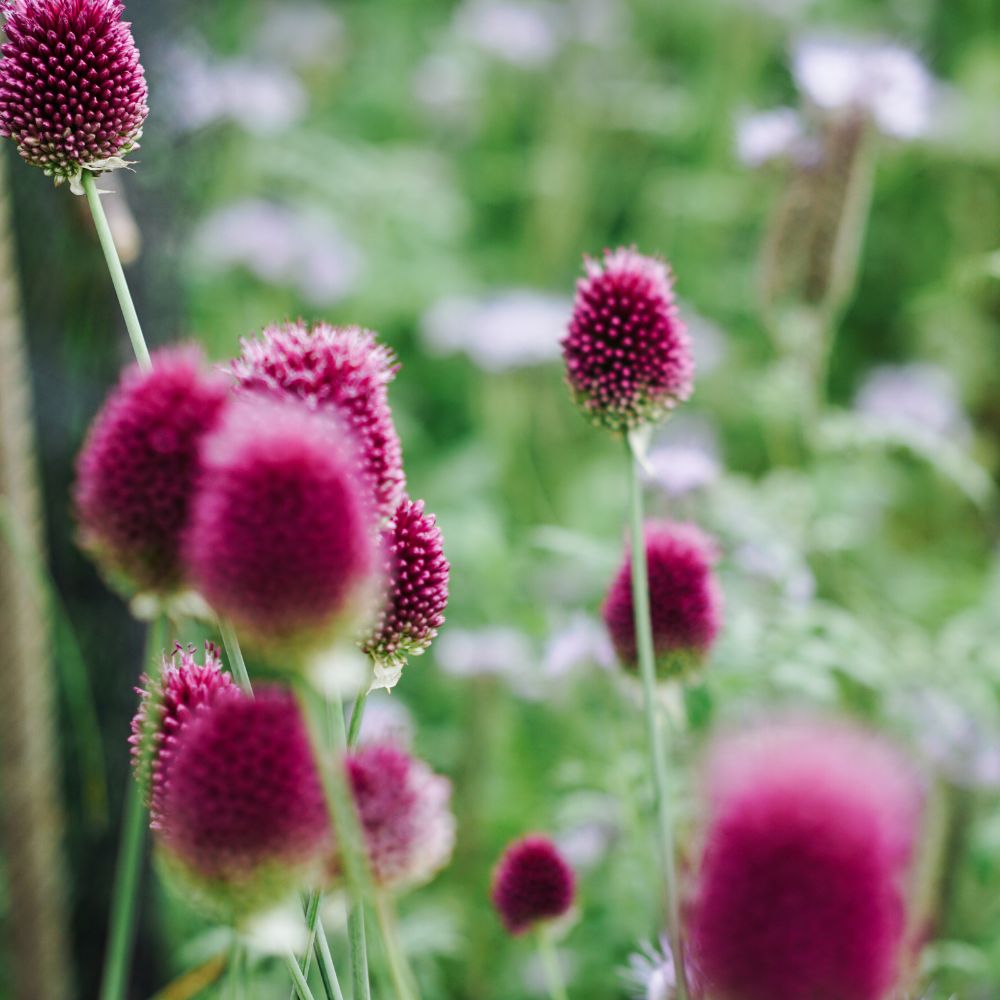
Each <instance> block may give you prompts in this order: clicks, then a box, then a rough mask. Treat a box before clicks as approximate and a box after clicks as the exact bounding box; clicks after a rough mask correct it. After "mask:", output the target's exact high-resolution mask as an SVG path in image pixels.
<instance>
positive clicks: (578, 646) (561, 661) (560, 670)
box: [542, 614, 616, 680]
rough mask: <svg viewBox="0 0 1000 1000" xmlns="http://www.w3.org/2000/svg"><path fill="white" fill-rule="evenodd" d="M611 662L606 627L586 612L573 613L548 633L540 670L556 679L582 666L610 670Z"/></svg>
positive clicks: (612, 662) (613, 656)
mask: <svg viewBox="0 0 1000 1000" xmlns="http://www.w3.org/2000/svg"><path fill="white" fill-rule="evenodd" d="M615 662H616V661H615V652H614V649H613V647H612V645H611V640H610V638H609V637H608V633H607V629H605V628H604V626H603V625H602V624H601V623H600V622H598V621H596V620H595V619H593V618H590V617H589V616H588V615H584V614H577V615H574V616H573V618H571V619H570V621H569V622H568V623H567V624H566V625H565V626H564V627H563V628H561V629H559V630H558V631H557V632H554V633H553V634H552V635H551V636H550V637H549V641H548V643H547V644H546V647H545V652H544V654H543V655H542V673H544V674H545V676H546V677H549V678H551V679H553V680H556V679H561V678H564V677H566V676H567V675H568V674H571V673H573V672H574V671H576V670H579V669H581V668H582V667H590V666H598V667H602V668H603V669H605V670H612V669H613V668H614V666H615Z"/></svg>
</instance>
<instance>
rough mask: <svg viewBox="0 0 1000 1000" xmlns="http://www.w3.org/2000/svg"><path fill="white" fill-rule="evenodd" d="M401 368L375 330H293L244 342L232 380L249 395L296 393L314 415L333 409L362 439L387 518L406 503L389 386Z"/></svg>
mask: <svg viewBox="0 0 1000 1000" xmlns="http://www.w3.org/2000/svg"><path fill="white" fill-rule="evenodd" d="M397 369H398V365H397V364H396V359H395V357H394V356H393V354H392V352H391V351H390V350H389V349H388V348H387V347H385V346H384V345H382V344H380V343H379V342H378V341H377V340H376V339H375V334H373V333H372V332H371V331H370V330H363V329H361V328H359V327H355V326H350V327H335V326H330V325H329V324H328V323H318V324H316V325H315V326H313V327H312V328H310V327H308V326H306V324H304V323H301V322H299V323H286V324H284V325H282V326H271V327H268V328H267V329H265V330H264V332H263V333H262V334H261V336H260V338H259V339H257V340H250V339H247V340H244V341H243V344H242V353H241V355H240V357H239V358H238V359H237V360H236V361H235V362H233V365H232V369H231V370H232V373H233V374H234V375H235V376H236V378H237V380H238V382H239V385H240V386H241V387H242V388H245V389H251V390H264V391H269V392H275V393H290V394H292V395H294V396H296V397H298V398H300V399H302V400H304V401H305V402H306V403H307V404H309V405H310V406H312V407H313V408H315V409H320V410H322V409H327V408H333V409H334V410H335V411H336V413H337V414H338V415H339V417H340V419H341V420H342V421H343V423H344V424H345V425H346V426H347V427H349V428H350V429H351V430H352V431H353V432H354V436H355V438H356V440H357V446H358V463H359V468H360V471H361V474H362V477H363V479H364V481H365V482H366V483H367V484H368V486H369V488H370V489H371V490H372V492H373V495H374V497H375V506H376V509H377V510H378V512H379V514H380V515H381V516H382V517H384V518H388V517H391V516H392V513H393V511H394V510H395V509H396V506H397V505H398V504H399V503H400V501H401V500H402V499H403V497H404V493H405V490H406V477H405V476H404V474H403V456H402V448H401V446H400V443H399V435H398V434H397V433H396V427H395V425H394V424H393V421H392V411H391V410H390V409H389V398H388V391H387V387H388V385H389V383H390V382H391V381H392V380H393V379H394V378H395V376H396V371H397Z"/></svg>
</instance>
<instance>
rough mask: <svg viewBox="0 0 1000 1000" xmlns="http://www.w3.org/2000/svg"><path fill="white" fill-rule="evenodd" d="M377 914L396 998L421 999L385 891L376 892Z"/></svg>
mask: <svg viewBox="0 0 1000 1000" xmlns="http://www.w3.org/2000/svg"><path fill="white" fill-rule="evenodd" d="M375 916H376V918H377V920H378V927H379V931H381V933H382V945H383V947H384V948H385V955H386V959H387V961H388V964H389V975H390V977H391V979H392V986H393V989H394V990H395V992H396V1000H419V997H420V991H419V990H418V988H417V981H416V979H414V977H413V971H412V970H411V969H410V965H409V963H408V962H407V960H406V954H405V952H404V951H403V948H402V946H401V945H400V943H399V933H398V931H397V928H396V914H395V912H394V911H393V906H392V901H391V900H390V899H389V897H388V896H387V895H386V894H385V893H384V892H376V893H375Z"/></svg>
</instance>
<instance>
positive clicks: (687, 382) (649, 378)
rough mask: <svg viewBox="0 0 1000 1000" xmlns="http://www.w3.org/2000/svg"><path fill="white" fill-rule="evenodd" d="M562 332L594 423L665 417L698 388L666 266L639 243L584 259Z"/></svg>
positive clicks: (622, 425) (580, 401)
mask: <svg viewBox="0 0 1000 1000" xmlns="http://www.w3.org/2000/svg"><path fill="white" fill-rule="evenodd" d="M586 272H587V274H586V277H585V278H582V279H581V280H580V281H579V282H578V283H577V290H576V301H575V303H574V306H573V316H572V318H571V320H570V324H569V331H568V332H567V334H566V336H565V337H564V338H563V341H562V347H563V358H564V360H565V362H566V378H567V381H568V382H569V386H570V389H571V390H572V392H573V396H574V398H575V399H576V402H577V405H578V406H579V407H580V408H581V409H582V410H583V412H584V414H585V415H586V416H588V417H589V418H590V419H591V420H592V421H593V422H594V423H595V424H596V425H598V426H601V427H606V428H608V429H609V430H612V431H617V432H624V431H629V430H631V429H632V428H634V427H640V426H642V425H644V424H651V423H654V422H655V421H657V420H660V419H661V418H662V417H663V416H665V415H666V414H667V413H668V412H669V411H670V410H672V409H673V408H674V407H675V406H676V405H677V404H678V403H681V402H683V401H684V400H686V399H687V398H688V397H689V396H690V395H691V392H692V389H693V379H694V360H693V357H692V353H691V342H690V340H689V338H688V335H687V331H686V330H685V327H684V323H683V322H682V320H681V318H680V315H679V314H678V312H677V306H676V304H675V302H674V294H673V278H672V276H671V274H670V270H669V269H668V267H667V265H666V264H664V263H663V262H662V261H659V260H656V259H655V258H652V257H643V256H642V255H641V254H638V253H636V251H635V250H632V249H625V248H621V249H618V250H614V251H605V253H604V262H603V264H602V263H599V262H598V261H594V260H590V259H589V258H588V259H587V260H586Z"/></svg>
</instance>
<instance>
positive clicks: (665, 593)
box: [602, 521, 722, 677]
mask: <svg viewBox="0 0 1000 1000" xmlns="http://www.w3.org/2000/svg"><path fill="white" fill-rule="evenodd" d="M645 543H646V564H647V569H648V573H649V612H650V619H651V621H652V626H653V649H654V653H655V656H656V663H657V672H658V673H659V674H660V675H661V676H664V677H668V676H675V675H678V674H681V673H683V672H684V671H685V670H687V669H690V668H692V667H694V666H697V665H698V664H700V663H701V662H702V661H703V660H704V658H705V656H706V655H707V654H708V652H709V650H710V649H711V647H712V644H713V643H714V642H715V639H716V636H717V635H718V633H719V629H720V628H721V625H722V591H721V589H720V588H719V585H718V581H717V580H716V578H715V572H714V569H713V566H714V563H715V561H716V558H717V556H716V547H715V544H714V543H713V542H712V540H711V539H710V538H709V537H708V536H707V535H706V534H705V533H704V532H702V531H701V530H700V529H698V528H697V527H695V526H694V525H692V524H678V523H672V522H667V521H651V522H648V523H647V524H646V530H645ZM602 613H603V616H604V623H605V625H606V626H607V628H608V632H609V634H610V635H611V641H612V643H613V644H614V647H615V652H616V653H617V654H618V658H619V660H620V661H621V662H622V664H623V665H624V666H625V667H628V668H634V667H635V666H636V641H635V618H634V615H635V611H634V605H633V601H632V564H631V553H630V552H628V551H627V552H626V554H625V560H624V562H623V563H622V565H621V568H620V569H619V570H618V573H617V575H616V576H615V578H614V580H613V581H612V583H611V587H610V589H609V591H608V595H607V598H606V599H605V602H604V608H603V611H602Z"/></svg>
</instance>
